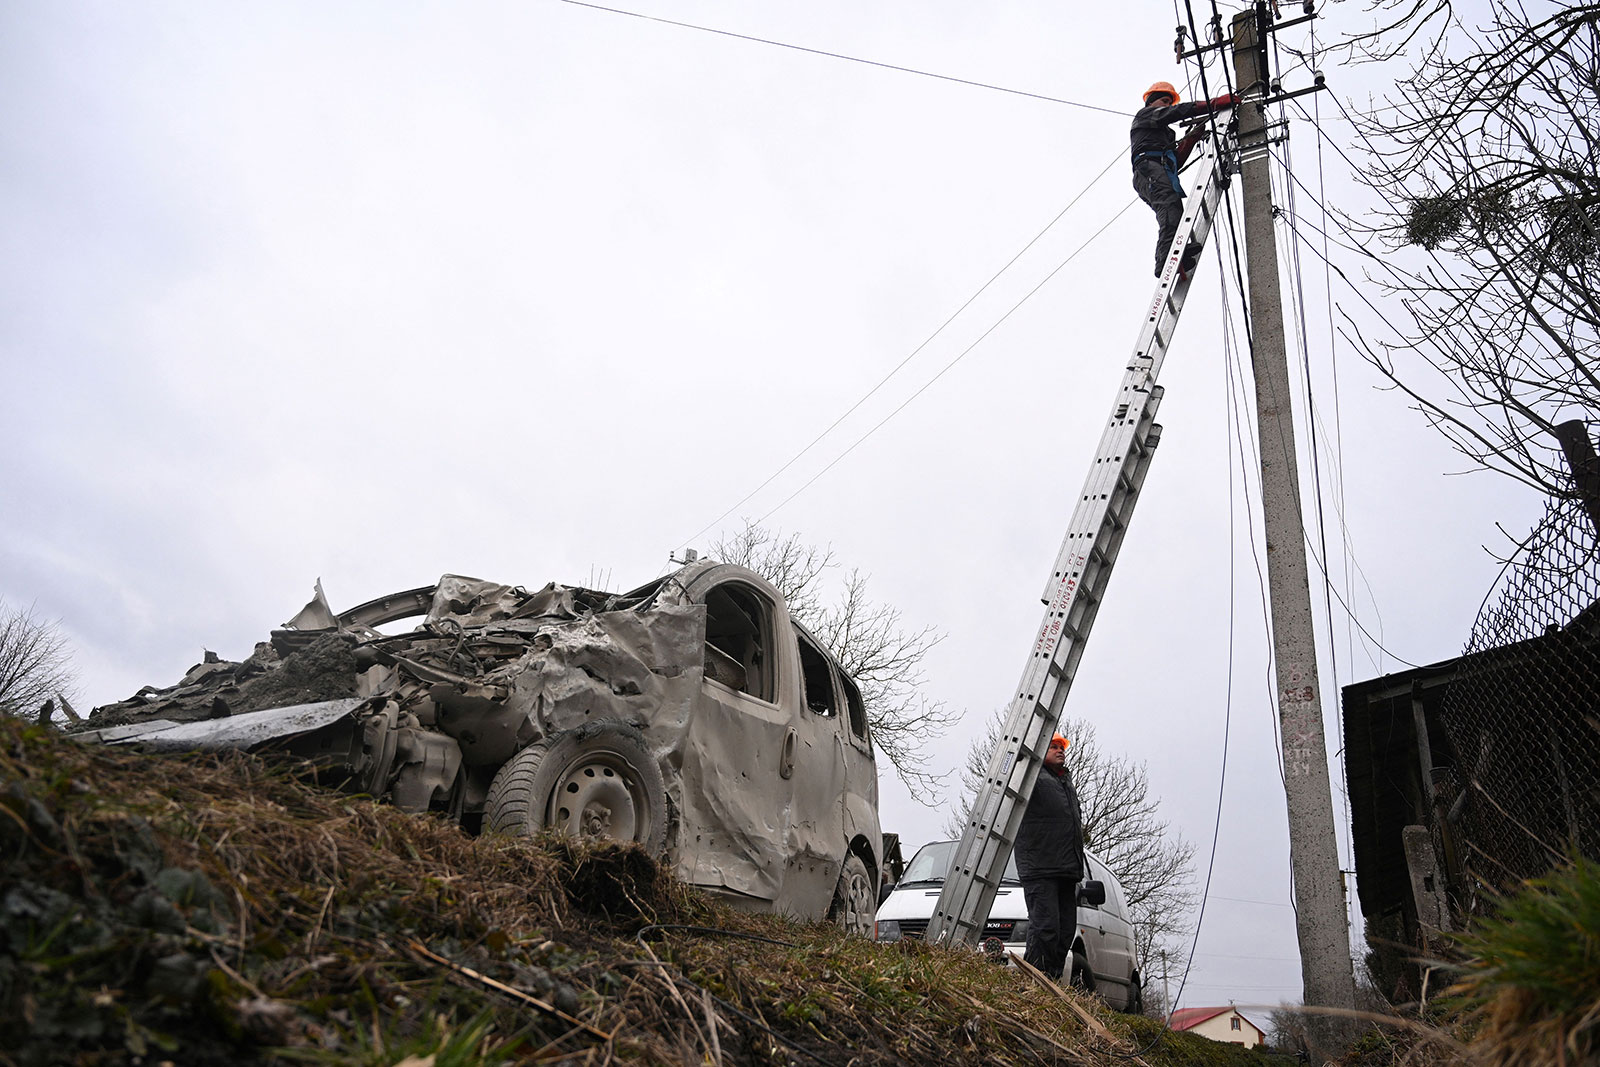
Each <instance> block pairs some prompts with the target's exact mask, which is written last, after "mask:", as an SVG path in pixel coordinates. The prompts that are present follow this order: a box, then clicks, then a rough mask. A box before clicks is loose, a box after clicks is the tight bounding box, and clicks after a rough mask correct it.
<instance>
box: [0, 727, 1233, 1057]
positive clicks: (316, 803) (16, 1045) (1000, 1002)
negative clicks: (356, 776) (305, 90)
mask: <svg viewBox="0 0 1600 1067" xmlns="http://www.w3.org/2000/svg"><path fill="white" fill-rule="evenodd" d="M674 927H678V928H674ZM683 927H694V928H696V929H685V928H683ZM0 1019H3V1020H4V1023H3V1025H0V1063H15V1064H26V1065H33V1064H51V1065H54V1064H101V1063H150V1064H158V1063H163V1062H170V1063H174V1064H208V1063H216V1064H223V1063H229V1064H231V1063H243V1062H265V1063H306V1062H327V1063H341V1064H384V1065H399V1064H404V1065H406V1067H445V1065H448V1064H466V1063H502V1062H504V1063H554V1062H570V1063H594V1064H602V1063H612V1062H617V1063H674V1064H681V1063H713V1064H806V1063H813V1064H815V1063H820V1064H840V1065H843V1064H862V1065H865V1064H891V1063H894V1064H899V1063H912V1064H927V1063H970V1064H979V1063H981V1064H996V1065H1009V1064H1019V1065H1020V1064H1113V1063H1134V1062H1137V1061H1135V1060H1132V1059H1129V1058H1127V1057H1128V1054H1129V1053H1132V1052H1136V1051H1137V1050H1138V1049H1139V1048H1141V1047H1142V1046H1144V1045H1145V1044H1147V1043H1148V1042H1149V1040H1150V1039H1151V1038H1154V1037H1155V1036H1156V1035H1157V1034H1158V1032H1159V1029H1160V1027H1159V1024H1156V1023H1154V1022H1151V1021H1149V1020H1142V1019H1129V1018H1126V1017H1123V1016H1117V1015H1113V1014H1111V1013H1109V1012H1106V1011H1105V1010H1104V1009H1103V1007H1100V1006H1098V1002H1095V1001H1093V1000H1090V999H1081V1000H1080V999H1078V998H1076V997H1072V996H1070V995H1069V997H1068V998H1067V999H1062V998H1061V997H1059V996H1057V995H1056V994H1054V993H1052V992H1050V991H1048V990H1046V989H1044V988H1042V987H1040V986H1038V985H1036V984H1033V983H1031V982H1030V981H1029V980H1028V979H1027V978H1026V977H1025V976H1023V975H1021V974H1019V973H1018V971H1017V970H1016V969H1015V968H999V967H995V966H994V965H992V964H988V963H985V962H984V961H982V960H981V959H980V958H979V957H978V956H977V955H975V954H971V953H966V952H952V951H945V950H933V949H929V948H928V947H926V946H924V945H921V944H917V943H909V942H908V943H902V944H896V945H875V944H872V943H870V942H867V941H863V940H861V939H859V938H847V937H843V936H841V934H840V933H839V932H838V931H837V930H836V929H835V928H833V927H832V926H829V925H826V924H802V923H794V922H789V921H785V920H782V919H777V918H771V917H757V916H750V915H744V914H740V913H737V912H734V911H732V910H730V909H727V908H725V907H723V906H721V905H719V904H717V903H715V902H713V901H711V900H709V899H708V898H706V897H704V896H703V895H701V894H699V893H697V892H694V891H692V890H688V889H686V888H685V887H683V886H681V885H679V884H677V883H676V882H674V881H673V880H672V879H671V878H670V877H668V876H667V875H666V874H665V873H664V872H662V871H661V870H660V869H659V868H658V867H657V865H656V864H655V863H653V862H652V861H651V860H650V859H649V858H648V857H647V856H645V855H644V854H643V853H641V852H639V851H637V850H634V849H623V848H586V847H582V846H579V845H577V844H575V843H573V842H570V841H564V840H560V839H548V840H540V841H513V840H507V839H502V838H481V839H474V838H471V837H468V836H467V835H465V834H463V833H462V832H460V831H459V830H458V829H457V828H455V827H454V826H453V825H451V824H448V823H446V822H443V821H441V820H438V819H434V818H425V817H418V816H413V815H407V814H404V813H402V812H400V811H397V810H395V809H393V808H390V807H387V806H385V805H380V804H376V803H373V802H372V801H370V800H368V799H365V798H361V797H351V796H347V795H343V794H340V793H337V792H333V791H329V790H327V789H323V788H319V787H317V786H315V785H314V784H310V783H308V782H305V781H302V780H300V779H298V778H296V777H295V775H294V774H293V773H291V771H290V769H288V768H285V767H283V766H280V765H274V764H271V763H267V762H264V761H262V760H259V759H255V758H252V757H249V756H243V755H238V754H225V755H218V756H204V755H191V756H182V757H167V756H161V757H157V756H146V755H140V754H137V753H133V752H129V751H123V750H113V749H105V748H98V747H92V746H85V745H81V744H78V743H75V742H73V741H71V740H68V739H66V738H64V737H63V736H61V735H60V734H58V733H55V732H53V731H50V730H46V729H42V728H39V727H36V726H25V725H24V724H22V723H20V722H18V721H15V720H4V721H0ZM1143 1060H1144V1062H1146V1063H1148V1064H1150V1065H1151V1067H1161V1065H1163V1064H1165V1065H1171V1067H1177V1065H1194V1067H1202V1065H1205V1067H1210V1065H1216V1067H1226V1065H1227V1064H1231V1063H1240V1062H1250V1063H1260V1062H1261V1060H1260V1059H1259V1057H1257V1056H1255V1055H1253V1054H1248V1053H1245V1052H1243V1051H1242V1050H1236V1049H1231V1048H1227V1047H1224V1046H1219V1045H1214V1044H1212V1043H1211V1042H1207V1041H1205V1040H1204V1039H1201V1038H1196V1037H1193V1036H1190V1035H1170V1034H1169V1035H1165V1036H1162V1037H1161V1039H1160V1040H1159V1041H1157V1042H1156V1043H1155V1046H1154V1047H1153V1048H1152V1049H1150V1050H1149V1051H1148V1052H1146V1053H1145V1054H1144V1057H1143Z"/></svg>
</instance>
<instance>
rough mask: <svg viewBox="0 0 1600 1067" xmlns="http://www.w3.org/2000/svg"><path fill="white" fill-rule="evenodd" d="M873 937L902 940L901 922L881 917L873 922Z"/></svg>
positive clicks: (882, 939) (880, 939) (875, 938)
mask: <svg viewBox="0 0 1600 1067" xmlns="http://www.w3.org/2000/svg"><path fill="white" fill-rule="evenodd" d="M872 939H873V940H874V941H898V940H900V924H899V923H898V922H896V921H895V920H893V919H879V920H878V921H877V922H875V923H873V924H872Z"/></svg>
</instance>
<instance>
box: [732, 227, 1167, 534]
mask: <svg viewBox="0 0 1600 1067" xmlns="http://www.w3.org/2000/svg"><path fill="white" fill-rule="evenodd" d="M1135 203H1136V201H1134V200H1130V201H1128V202H1127V203H1126V204H1124V205H1122V208H1121V209H1120V210H1119V211H1118V212H1117V213H1116V214H1115V215H1113V216H1111V218H1109V219H1107V220H1106V223H1105V225H1104V226H1101V227H1100V228H1099V229H1098V230H1096V231H1095V232H1094V233H1093V234H1091V235H1090V237H1089V239H1088V240H1087V241H1084V242H1083V244H1081V245H1079V246H1078V247H1077V248H1076V249H1074V250H1073V252H1072V254H1071V255H1069V256H1067V258H1066V259H1064V260H1062V261H1061V262H1060V263H1059V264H1057V266H1056V267H1055V269H1054V270H1052V271H1051V272H1050V273H1049V274H1046V275H1045V276H1044V278H1043V279H1042V280H1041V281H1040V282H1039V284H1037V285H1035V286H1034V287H1033V288H1032V289H1029V290H1028V291H1027V293H1025V294H1024V295H1023V297H1022V299H1021V300H1018V301H1017V302H1016V303H1015V304H1013V305H1011V307H1010V308H1009V309H1008V310H1007V311H1006V313H1005V314H1003V315H1001V316H1000V318H999V319H997V320H996V321H995V323H994V325H992V326H990V327H989V328H988V329H987V330H984V331H983V333H981V334H979V335H978V338H977V340H975V341H973V342H972V343H971V344H969V345H968V346H967V347H966V348H963V349H962V350H961V351H960V352H959V353H957V354H956V357H955V358H954V359H952V360H951V361H950V362H948V363H946V364H945V365H944V366H943V367H941V368H939V373H937V374H935V375H934V376H933V377H932V378H930V379H928V380H927V381H926V382H925V383H923V385H922V387H921V388H919V389H918V390H917V391H916V392H914V393H912V394H911V395H910V396H908V397H906V399H905V400H904V401H902V402H901V403H900V405H899V406H898V407H896V408H895V409H894V410H893V411H891V412H889V414H887V415H885V416H884V417H883V418H882V419H880V420H879V421H878V422H877V423H875V424H874V425H873V427H872V428H871V429H870V430H868V431H867V432H866V433H864V434H862V435H861V436H860V437H858V438H856V439H855V441H853V442H852V443H851V445H850V447H849V448H846V449H845V450H844V451H843V452H841V453H839V455H838V456H836V457H834V459H833V460H832V461H831V462H830V463H829V464H828V465H827V466H826V467H823V468H822V469H821V470H819V471H818V472H817V473H815V474H813V475H812V476H811V477H810V478H809V479H807V480H806V482H805V484H804V485H802V486H800V488H798V489H796V490H795V491H794V492H792V493H790V494H789V495H788V496H786V497H784V498H783V499H782V500H781V501H779V502H778V504H777V505H776V506H775V507H773V508H772V510H770V511H768V512H767V513H766V514H765V515H763V516H761V518H759V519H757V520H756V523H757V525H760V524H761V523H763V522H766V521H767V519H769V518H771V517H772V516H773V515H774V514H776V513H777V512H778V511H780V510H781V509H782V508H783V506H784V505H785V504H787V503H789V501H791V500H793V499H794V498H795V497H797V496H799V495H800V494H801V493H803V492H805V491H806V490H807V489H809V488H810V487H811V486H812V484H813V483H815V482H816V480H817V479H818V478H821V477H822V476H823V475H824V474H827V473H828V472H829V471H831V470H832V469H833V468H834V467H836V466H837V465H838V464H839V462H840V461H841V460H843V459H844V458H845V457H846V456H848V455H850V453H852V452H854V451H855V450H856V449H857V448H859V447H860V446H861V444H862V443H863V442H865V441H866V440H867V439H868V438H869V437H871V436H872V435H873V434H875V433H877V432H878V431H879V430H881V429H882V428H883V427H884V425H885V424H886V423H888V422H889V420H890V419H892V418H894V417H895V416H896V415H898V414H900V412H902V411H904V410H905V408H906V406H907V405H908V404H910V403H911V402H912V401H913V400H915V399H917V397H919V396H921V395H922V394H923V393H925V392H927V391H928V389H929V387H931V386H932V385H933V383H934V382H937V381H938V380H939V379H940V378H943V377H944V376H945V374H946V373H947V372H949V370H950V369H951V368H952V367H954V366H955V365H956V364H957V363H960V362H961V361H962V360H963V359H965V358H966V356H967V354H968V353H969V352H971V351H972V350H973V349H974V348H977V347H978V345H979V344H981V343H982V342H983V341H984V339H985V338H987V337H988V336H989V335H990V334H992V333H994V331H995V330H997V329H999V328H1000V326H1001V324H1002V323H1004V322H1005V321H1006V320H1007V319H1009V318H1010V317H1011V316H1012V315H1013V314H1015V313H1016V311H1017V309H1018V308H1020V307H1022V305H1023V304H1026V303H1027V302H1028V301H1029V300H1030V299H1032V298H1033V295H1034V294H1035V293H1037V292H1038V291H1039V290H1040V289H1043V288H1044V287H1045V285H1046V284H1048V283H1049V281H1050V279H1052V278H1054V277H1055V276H1056V275H1057V274H1059V273H1060V272H1061V271H1062V269H1063V268H1065V267H1066V265H1067V264H1068V263H1071V262H1072V261H1073V260H1074V259H1077V258H1078V256H1079V254H1081V253H1082V252H1083V250H1084V249H1086V248H1088V247H1089V246H1090V245H1091V244H1093V243H1094V242H1095V240H1096V239H1098V238H1099V236H1100V235H1101V234H1103V233H1105V232H1106V230H1108V229H1110V228H1111V224H1112V223H1114V222H1116V221H1117V220H1118V219H1120V218H1121V217H1122V216H1123V215H1124V214H1126V213H1127V210H1128V209H1129V208H1130V207H1132V206H1133V205H1134V204H1135Z"/></svg>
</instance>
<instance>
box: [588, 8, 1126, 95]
mask: <svg viewBox="0 0 1600 1067" xmlns="http://www.w3.org/2000/svg"><path fill="white" fill-rule="evenodd" d="M561 3H563V4H571V5H572V6H573V7H586V8H589V9H590V10H593V11H605V12H608V13H610V14H613V15H627V16H628V17H630V18H636V19H643V20H645V21H646V22H659V23H661V24H662V25H665V26H677V27H679V28H680V29H685V30H698V31H700V32H701V33H713V34H716V35H717V36H719V37H732V38H734V39H735V40H738V41H749V42H751V43H753V44H765V45H771V46H772V47H773V48H787V49H789V50H791V51H794V52H806V53H809V54H811V55H814V56H826V57H828V58H829V59H842V60H844V61H845V62H847V63H860V64H862V65H864V66H868V67H881V68H882V69H884V70H897V71H900V72H901V73H902V74H915V75H918V76H919V77H923V78H934V79H937V80H938V81H946V82H954V83H956V84H957V85H970V86H972V87H974V88H977V89H993V90H994V91H995V92H997V93H1010V94H1011V95H1012V96H1025V97H1027V98H1029V99H1030V100H1043V101H1044V102H1045V103H1048V104H1066V105H1067V106H1068V107H1081V108H1083V109H1084V110H1085V111H1101V112H1104V113H1105V114H1107V115H1122V116H1125V117H1126V116H1131V115H1132V114H1133V113H1132V112H1130V111H1118V110H1116V109H1115V108H1110V107H1100V106H1099V105H1098V104H1085V103H1083V102H1082V101H1080V100H1067V99H1065V98H1063V97H1059V96H1047V95H1045V94H1044V93H1030V92H1028V91H1027V90H1025V89H1011V88H1007V87H1006V86H1004V85H991V84H990V83H988V82H981V81H975V80H973V79H971V78H957V77H954V76H952V75H949V74H935V73H934V72H932V71H928V70H918V69H917V68H915V67H902V66H899V65H898V64H895V63H883V62H879V61H878V60H876V59H862V58H861V57H859V56H847V55H844V54H842V53H840V52H829V51H827V50H825V49H821V48H807V47H806V46H804V45H798V44H789V43H788V42H787V41H774V40H771V39H770V38H766V37H752V36H751V35H749V34H745V33H734V32H733V31H732V30H719V29H717V28H716V27H714V26H700V25H697V24H696V23H693V22H680V21H678V20H677V19H667V18H661V17H660V16H659V15H646V14H644V13H643V12H639V11H624V10H623V9H622V8H620V7H606V6H605V5H603V4H591V3H586V2H585V0H561Z"/></svg>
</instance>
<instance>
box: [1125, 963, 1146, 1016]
mask: <svg viewBox="0 0 1600 1067" xmlns="http://www.w3.org/2000/svg"><path fill="white" fill-rule="evenodd" d="M1127 1013H1128V1014H1129V1015H1143V1014H1144V983H1143V982H1142V981H1140V980H1139V972H1137V971H1135V972H1134V974H1133V977H1132V978H1130V979H1129V980H1128V1008H1127Z"/></svg>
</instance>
